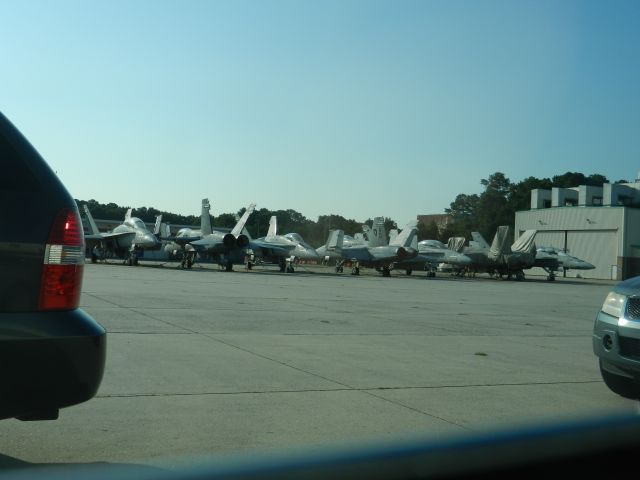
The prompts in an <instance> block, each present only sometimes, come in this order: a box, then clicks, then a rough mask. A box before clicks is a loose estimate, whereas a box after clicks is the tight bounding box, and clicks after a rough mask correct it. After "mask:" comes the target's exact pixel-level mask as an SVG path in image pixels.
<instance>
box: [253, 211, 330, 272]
mask: <svg viewBox="0 0 640 480" xmlns="http://www.w3.org/2000/svg"><path fill="white" fill-rule="evenodd" d="M249 249H250V250H251V252H252V257H250V258H249V260H248V262H247V268H249V269H251V268H252V266H253V265H254V264H255V263H256V262H273V263H277V264H278V266H279V267H280V271H281V272H286V273H293V272H294V271H295V268H294V265H295V264H296V263H297V262H298V261H300V260H318V259H320V258H321V257H320V256H319V255H318V253H317V252H316V251H315V250H314V248H313V247H312V246H311V245H309V244H308V243H307V242H305V241H304V239H303V238H302V236H301V235H300V234H298V233H287V234H286V235H278V219H277V218H276V217H275V215H274V216H272V217H271V218H270V219H269V230H268V231H267V235H266V236H265V237H261V238H257V239H255V240H251V239H250V240H249Z"/></svg>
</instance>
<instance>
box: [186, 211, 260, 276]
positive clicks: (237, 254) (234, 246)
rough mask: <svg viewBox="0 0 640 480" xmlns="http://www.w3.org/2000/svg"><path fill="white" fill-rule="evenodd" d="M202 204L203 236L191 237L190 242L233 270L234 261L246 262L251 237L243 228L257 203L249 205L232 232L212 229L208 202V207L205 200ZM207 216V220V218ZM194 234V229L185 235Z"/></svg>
mask: <svg viewBox="0 0 640 480" xmlns="http://www.w3.org/2000/svg"><path fill="white" fill-rule="evenodd" d="M202 205H203V206H202V219H203V220H202V224H201V231H200V233H201V234H202V236H201V238H199V239H194V238H193V237H189V240H190V241H189V242H188V244H189V245H191V246H192V247H193V249H194V250H195V251H196V252H198V253H199V254H201V255H210V256H212V257H213V258H214V260H216V261H217V262H218V263H219V264H220V265H221V266H224V267H225V271H227V272H230V271H232V270H233V264H234V263H244V255H245V251H246V248H247V247H248V246H249V237H248V236H247V235H246V233H243V230H244V226H245V224H246V223H247V220H248V219H249V215H251V213H253V211H254V209H255V208H256V205H255V203H252V204H251V205H249V207H248V208H247V209H246V210H245V212H244V214H243V215H242V217H241V218H240V220H238V223H236V226H235V227H233V230H231V232H230V233H223V232H218V231H215V230H212V229H211V221H210V219H209V207H208V202H207V206H206V208H205V203H204V201H203V204H202ZM205 210H206V212H205ZM205 218H206V219H207V220H205ZM196 233H197V231H196ZM193 234H194V231H193V230H190V231H188V232H187V231H185V232H184V235H185V237H187V236H188V235H193Z"/></svg>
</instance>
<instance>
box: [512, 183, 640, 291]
mask: <svg viewBox="0 0 640 480" xmlns="http://www.w3.org/2000/svg"><path fill="white" fill-rule="evenodd" d="M639 176H640V174H639ZM528 229H536V230H537V231H538V233H537V235H536V238H535V243H536V246H538V247H555V248H559V249H565V250H566V251H567V252H568V253H569V254H571V255H573V256H576V257H578V258H581V259H582V260H586V261H588V262H591V263H592V264H593V265H595V266H596V268H595V270H583V271H572V270H570V271H568V272H567V276H569V277H575V276H577V275H579V276H581V277H583V278H599V279H607V280H624V279H627V278H630V277H633V276H636V275H640V179H639V180H636V182H635V183H614V184H611V183H605V184H604V185H603V186H602V187H592V186H587V185H580V186H578V187H573V188H553V189H552V190H542V189H536V190H532V191H531V210H528V211H521V212H516V223H515V233H516V235H518V236H519V235H520V234H521V233H522V232H524V231H525V230H528ZM535 270H540V271H539V272H536V271H535ZM532 273H533V274H535V273H540V274H544V272H543V271H542V270H541V269H533V271H532Z"/></svg>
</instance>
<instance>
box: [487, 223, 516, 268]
mask: <svg viewBox="0 0 640 480" xmlns="http://www.w3.org/2000/svg"><path fill="white" fill-rule="evenodd" d="M510 236H511V228H510V227H509V226H508V225H501V226H499V227H498V230H497V231H496V235H495V236H494V237H493V242H492V243H491V248H490V249H489V258H492V259H494V260H497V259H500V258H501V257H502V256H503V255H509V254H510V253H511V242H510V241H509V237H510Z"/></svg>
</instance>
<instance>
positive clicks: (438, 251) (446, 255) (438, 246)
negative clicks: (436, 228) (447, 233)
mask: <svg viewBox="0 0 640 480" xmlns="http://www.w3.org/2000/svg"><path fill="white" fill-rule="evenodd" d="M397 235H398V231H397V230H392V231H391V232H390V239H391V241H393V239H394V238H395V237H396V236H397ZM411 246H412V248H415V249H416V250H417V251H418V255H416V257H414V258H412V259H411V260H404V261H402V262H397V263H396V264H394V266H393V268H394V270H404V271H405V273H406V274H407V275H411V273H412V272H413V270H427V276H428V277H435V276H436V270H437V267H438V265H439V264H441V263H448V264H450V265H454V266H455V267H457V268H465V267H466V266H467V265H470V264H471V259H470V258H469V257H467V256H466V255H464V254H463V253H459V252H456V251H455V250H451V249H449V248H447V247H446V245H444V244H443V243H442V242H439V241H437V240H422V241H421V242H418V237H417V236H415V237H414V239H413V243H412V245H411Z"/></svg>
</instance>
